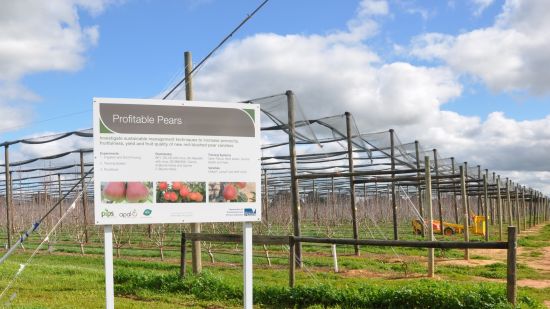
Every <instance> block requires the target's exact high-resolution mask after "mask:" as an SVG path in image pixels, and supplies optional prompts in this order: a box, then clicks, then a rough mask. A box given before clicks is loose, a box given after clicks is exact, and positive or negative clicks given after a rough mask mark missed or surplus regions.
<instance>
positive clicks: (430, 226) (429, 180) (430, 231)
mask: <svg viewBox="0 0 550 309" xmlns="http://www.w3.org/2000/svg"><path fill="white" fill-rule="evenodd" d="M424 167H425V171H424V179H425V180H424V181H425V186H426V190H424V194H425V197H424V201H425V203H426V206H428V220H427V221H426V222H427V224H428V237H429V240H430V241H434V240H435V238H434V227H433V205H432V176H431V171H430V157H429V156H425V157H424ZM434 268H435V264H434V249H433V248H428V277H430V278H432V277H433V276H434Z"/></svg>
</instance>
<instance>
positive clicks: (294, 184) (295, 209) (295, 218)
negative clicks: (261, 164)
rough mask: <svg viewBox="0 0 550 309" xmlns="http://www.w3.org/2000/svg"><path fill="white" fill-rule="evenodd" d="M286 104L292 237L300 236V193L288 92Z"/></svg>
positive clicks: (298, 261) (291, 96)
mask: <svg viewBox="0 0 550 309" xmlns="http://www.w3.org/2000/svg"><path fill="white" fill-rule="evenodd" d="M286 98H287V103H288V151H289V155H290V196H291V203H292V204H291V205H292V223H293V225H294V236H298V237H299V236H300V235H301V231H300V191H299V187H298V178H296V175H297V168H298V167H297V160H296V139H295V130H296V129H295V127H294V125H295V120H294V93H293V92H292V91H290V90H288V91H287V92H286ZM294 251H295V253H294V254H295V255H296V258H295V259H293V261H295V263H296V266H298V267H299V268H301V267H302V244H301V243H299V242H298V243H296V244H295V250H294Z"/></svg>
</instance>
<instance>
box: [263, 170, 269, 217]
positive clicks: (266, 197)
mask: <svg viewBox="0 0 550 309" xmlns="http://www.w3.org/2000/svg"><path fill="white" fill-rule="evenodd" d="M268 211H269V187H268V183H267V170H265V169H264V213H265V224H267V225H269V215H268Z"/></svg>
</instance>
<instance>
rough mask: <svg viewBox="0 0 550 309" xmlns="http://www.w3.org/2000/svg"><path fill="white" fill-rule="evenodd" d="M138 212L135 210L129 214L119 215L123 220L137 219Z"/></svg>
mask: <svg viewBox="0 0 550 309" xmlns="http://www.w3.org/2000/svg"><path fill="white" fill-rule="evenodd" d="M137 215H138V214H137V211H136V210H135V209H134V210H133V211H129V212H121V213H119V214H118V216H119V217H121V218H133V217H137Z"/></svg>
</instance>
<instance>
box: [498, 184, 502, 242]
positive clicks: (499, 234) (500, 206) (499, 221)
mask: <svg viewBox="0 0 550 309" xmlns="http://www.w3.org/2000/svg"><path fill="white" fill-rule="evenodd" d="M497 218H498V240H500V241H502V196H501V194H500V175H499V176H498V177H497Z"/></svg>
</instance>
